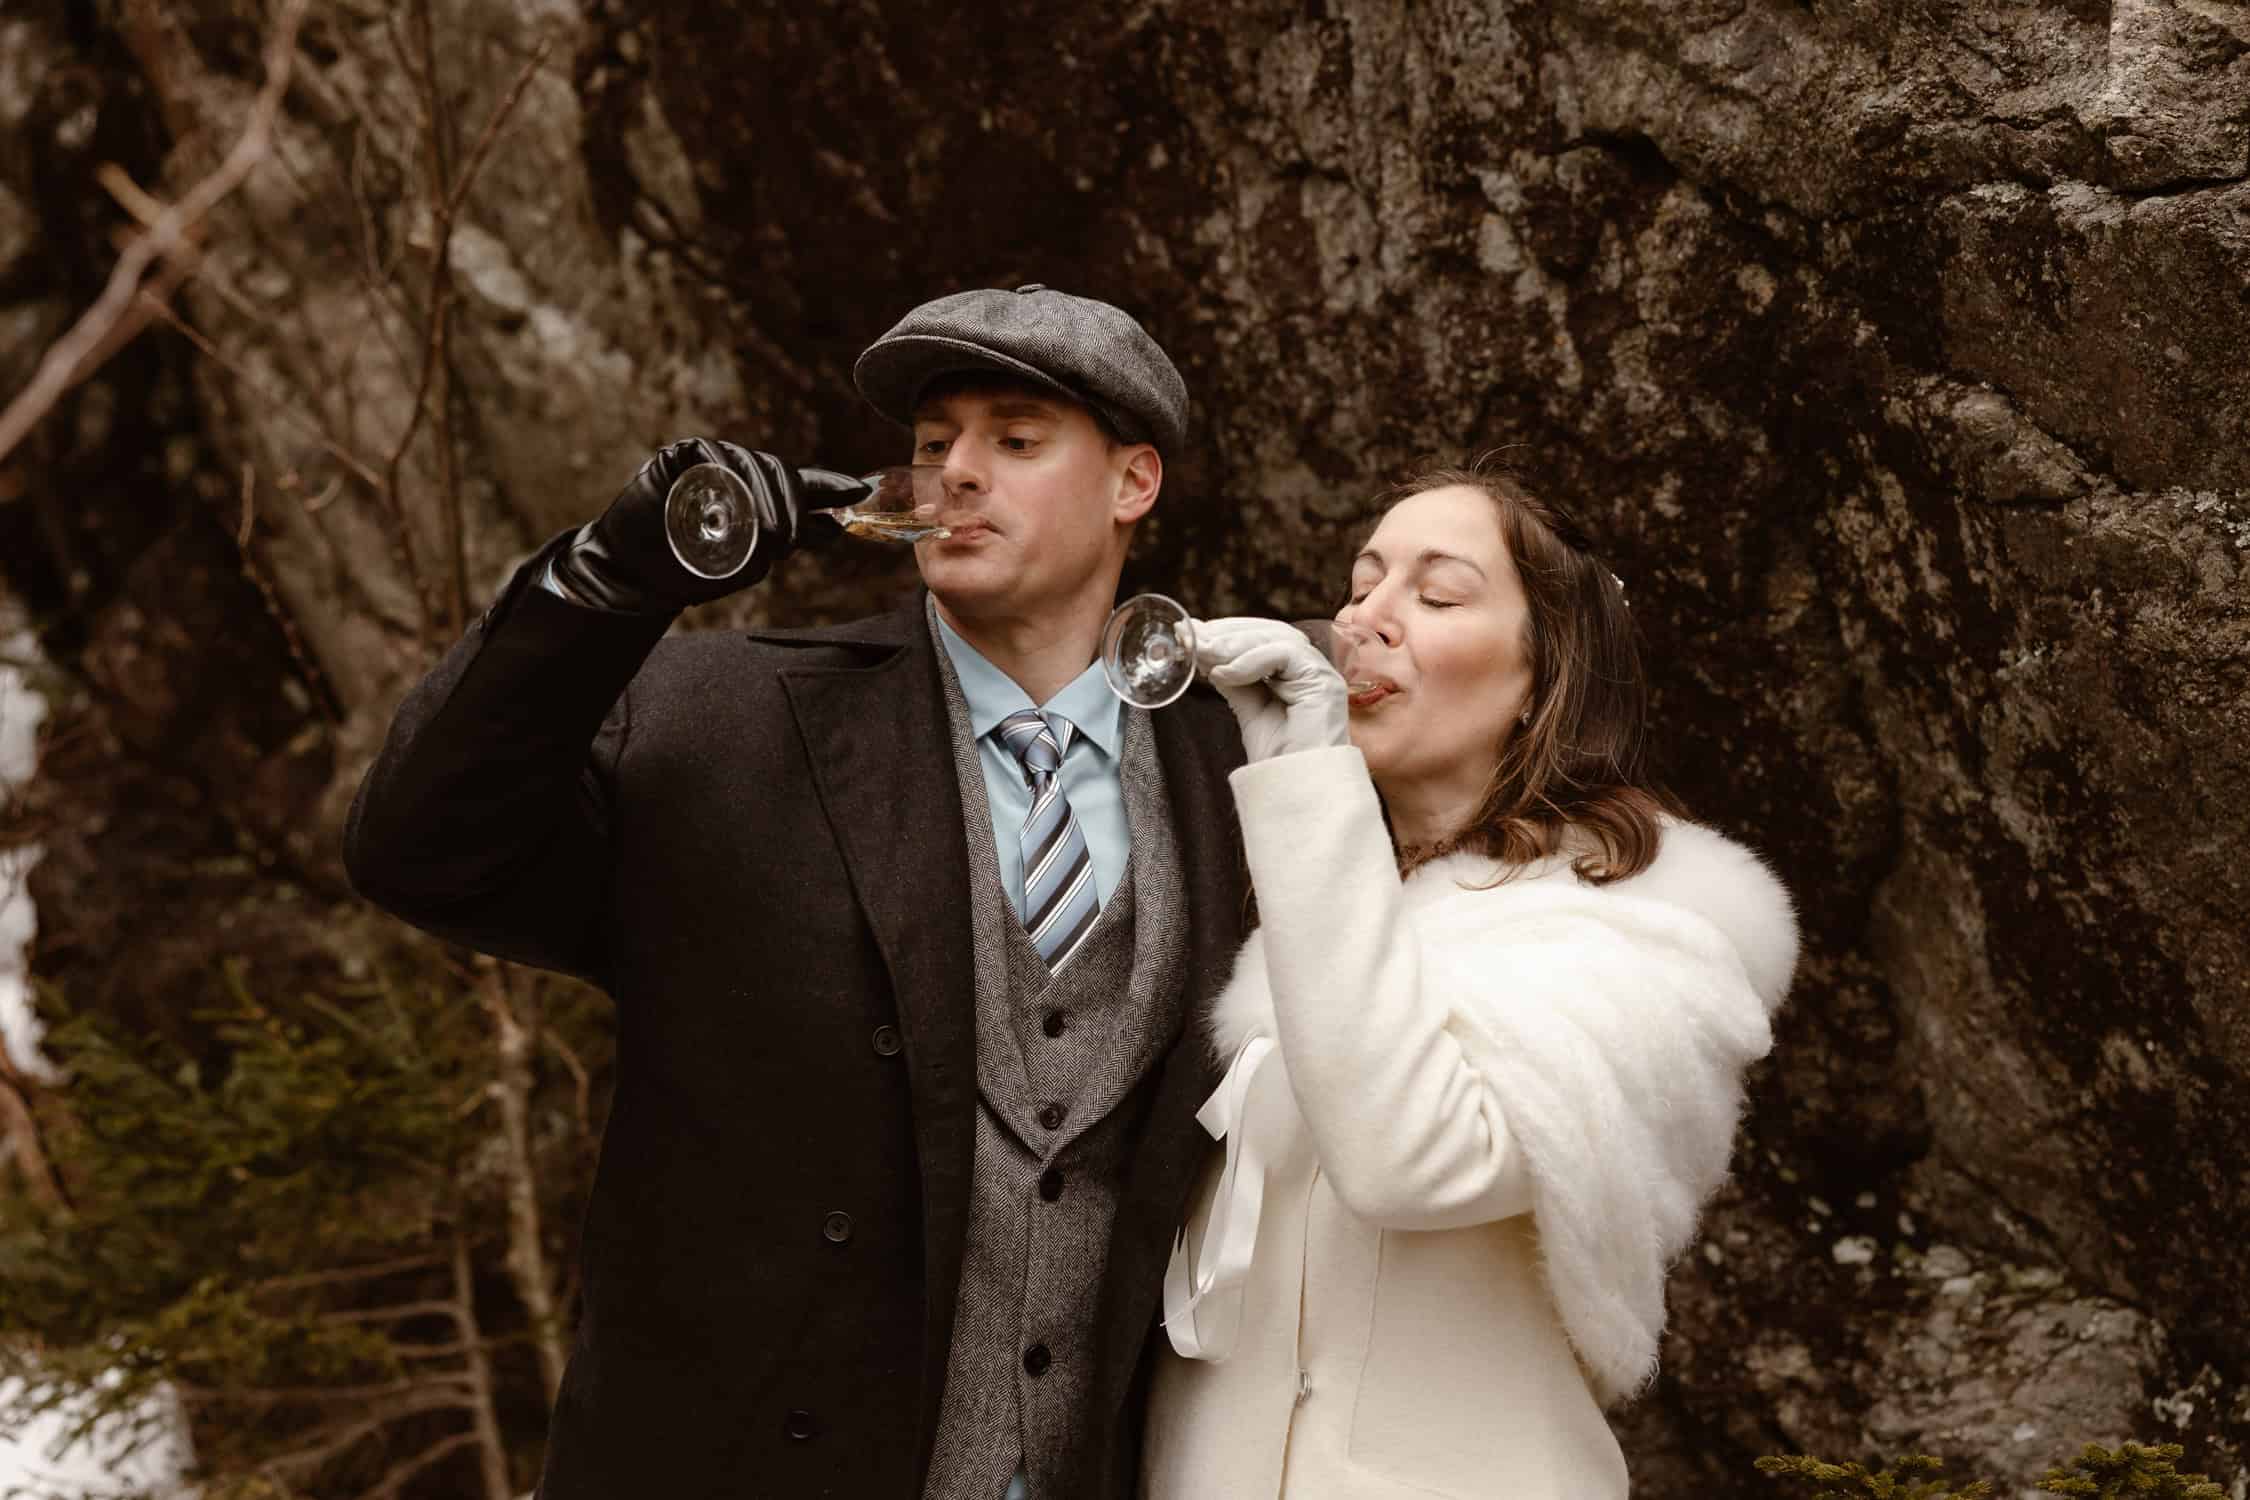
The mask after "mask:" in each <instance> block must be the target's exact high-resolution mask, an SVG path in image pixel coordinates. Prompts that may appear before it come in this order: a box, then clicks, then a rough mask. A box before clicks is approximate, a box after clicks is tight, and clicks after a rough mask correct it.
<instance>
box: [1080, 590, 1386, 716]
mask: <svg viewBox="0 0 2250 1500" xmlns="http://www.w3.org/2000/svg"><path fill="white" fill-rule="evenodd" d="M1289 623H1290V624H1291V625H1294V626H1295V627H1296V628H1297V629H1298V630H1300V631H1302V632H1303V633H1304V635H1305V636H1306V637H1307V638H1308V639H1309V640H1311V642H1312V643H1313V644H1314V645H1315V646H1318V647H1319V648H1320V651H1321V654H1322V655H1323V656H1326V657H1327V658H1328V661H1329V664H1330V665H1331V666H1333V667H1335V669H1336V670H1337V671H1338V672H1340V673H1342V674H1343V677H1344V684H1345V686H1346V687H1347V688H1349V689H1350V690H1351V691H1353V692H1358V691H1360V690H1361V689H1363V688H1365V687H1366V686H1368V684H1367V683H1365V682H1363V681H1360V680H1357V679H1356V678H1355V676H1354V674H1353V671H1352V667H1353V659H1354V657H1355V656H1356V655H1357V653H1358V651H1359V648H1360V647H1361V645H1363V644H1364V643H1365V642H1366V641H1367V639H1368V635H1369V633H1368V632H1367V631H1365V630H1362V629H1361V628H1360V627H1358V626H1357V625H1345V624H1342V623H1340V622H1338V621H1335V620H1292V621H1290V622H1289ZM1102 675H1103V676H1104V677H1106V678H1108V679H1109V690H1110V691H1111V692H1113V693H1115V694H1116V695H1117V696H1118V697H1120V698H1122V699H1124V700H1125V701H1126V702H1127V703H1130V704H1132V705H1133V706H1134V707H1135V708H1162V707H1163V706H1164V705H1165V704H1167V703H1170V702H1172V701H1173V700H1175V699H1177V698H1178V697H1179V696H1180V694H1182V693H1184V692H1186V691H1187V690H1188V684H1189V683H1191V682H1193V681H1194V680H1195V622H1194V620H1193V619H1191V618H1190V617H1189V615H1188V612H1187V611H1186V610H1185V609H1183V608H1181V607H1180V605H1179V603H1178V602H1177V601H1175V600H1172V599H1168V598H1166V597H1165V596H1164V595H1162V594H1137V595H1135V596H1134V597H1132V598H1130V599H1128V600H1126V601H1125V602H1124V603H1123V604H1120V605H1118V606H1117V608H1116V609H1115V610H1113V611H1112V612H1111V613H1110V617H1109V623H1108V624H1107V625H1105V626H1104V627H1103V628H1102Z"/></svg>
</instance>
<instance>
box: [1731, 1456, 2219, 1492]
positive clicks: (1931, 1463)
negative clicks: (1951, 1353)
mask: <svg viewBox="0 0 2250 1500" xmlns="http://www.w3.org/2000/svg"><path fill="white" fill-rule="evenodd" d="M2185 1451H2186V1450H2185V1449H2183V1448H2182V1447H2181V1446H2180V1445H2179V1444H2178V1443H2166V1444H2163V1445H2161V1446H2158V1447H2149V1446H2146V1445H2144V1444H2141V1443H2127V1444H2125V1445H2124V1446H2123V1447H2121V1448H2119V1449H2117V1450H2116V1451H2115V1452H2111V1451H2110V1450H2109V1449H2106V1448H2103V1447H2101V1446H2100V1445H2098V1444H2095V1443H2088V1444H2087V1445H2086V1446H2085V1448H2084V1449H2083V1450H2081V1451H2080V1453H2079V1455H2078V1457H2077V1458H2076V1459H2075V1460H2073V1461H2072V1462H2071V1464H2070V1466H2069V1467H2068V1468H2059V1469H2050V1470H2048V1471H2047V1475H2046V1477H2045V1478H2044V1479H2041V1480H2040V1481H2039V1483H2038V1484H2037V1485H2036V1486H2035V1488H2037V1489H2039V1490H2041V1491H2043V1492H2044V1493H2046V1494H2050V1495H2084V1496H2089V1497H2097V1500H2142V1497H2146V1500H2226V1492H2225V1491H2224V1490H2222V1489H2220V1488H2219V1486H2217V1485H2215V1484H2213V1483H2212V1482H2211V1481H2210V1480H2209V1479H2207V1478H2205V1477H2204V1476H2203V1475H2201V1474H2181V1473H2178V1472H2177V1471H2176V1470H2175V1469H2174V1468H2173V1465H2174V1464H2176V1463H2178V1462H2179V1459H2180V1456H2181V1454H2182V1453H2184V1452H2185ZM1944 1470H1945V1464H1944V1463H1943V1462H1942V1461H1941V1460H1939V1459H1936V1458H1932V1457H1931V1456H1930V1455H1928V1454H1926V1453H1920V1454H1915V1455H1914V1456H1913V1457H1910V1458H1902V1459H1900V1460H1899V1461H1898V1462H1897V1463H1896V1464H1895V1465H1893V1466H1892V1467H1890V1468H1887V1469H1878V1470H1869V1469H1868V1468H1867V1467H1866V1466H1865V1465H1863V1464H1832V1463H1827V1462H1824V1461H1823V1460H1821V1459H1817V1458H1812V1457H1808V1456H1807V1455H1805V1454H1801V1453H1799V1454H1791V1455H1788V1456H1786V1457H1774V1458H1761V1459H1759V1460H1758V1472H1759V1473H1761V1474H1765V1475H1768V1476H1770V1477H1773V1478H1791V1479H1803V1480H1807V1481H1810V1482H1812V1483H1815V1484H1820V1485H1825V1486H1829V1487H1828V1488H1824V1489H1822V1490H1820V1491H1819V1492H1818V1493H1817V1494H1815V1495H1814V1496H1813V1497H1812V1500H1977V1497H1982V1496H1989V1495H1990V1494H1991V1493H1992V1485H1991V1483H1990V1482H1989V1481H1987V1480H1982V1479H1979V1480H1975V1481H1973V1482H1971V1483H1970V1484H1967V1485H1964V1486H1963V1487H1961V1488H1960V1489H1949V1488H1947V1487H1946V1485H1945V1483H1944V1482H1943V1481H1942V1480H1939V1479H1937V1478H1935V1477H1932V1476H1936V1475H1939V1474H1942V1473H1943V1472H1944ZM1917 1476H1924V1477H1917ZM1837 1486H1844V1487H1843V1488H1837Z"/></svg>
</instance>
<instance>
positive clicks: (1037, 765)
mask: <svg viewBox="0 0 2250 1500" xmlns="http://www.w3.org/2000/svg"><path fill="white" fill-rule="evenodd" d="M1057 723H1058V724H1059V725H1060V726H1061V730H1062V736H1063V737H1062V739H1060V740H1057V739H1056V738H1055V730H1054V729H1052V728H1050V727H1049V726H1048V723H1047V721H1046V719H1045V718H1043V717H1042V716H1041V715H1040V712H1039V710H1038V709H1036V708H1020V709H1017V710H1016V711H1015V712H1014V713H1012V714H1010V715H1008V717H1006V718H1005V719H1002V720H1001V721H1000V727H999V730H998V733H999V735H1000V742H1001V743H1002V744H1004V745H1006V746H1007V747H1008V748H1009V749H1010V750H1012V751H1014V752H1015V755H1016V759H1017V760H1019V761H1021V762H1022V763H1023V779H1024V782H1025V784H1026V785H1028V786H1029V787H1030V788H1031V813H1030V815H1029V816H1028V817H1026V818H1025V819H1024V820H1023V834H1022V840H1023V926H1024V931H1026V932H1028V933H1030V934H1031V945H1032V946H1033V947H1034V948H1037V949H1038V950H1039V956H1040V957H1041V958H1043V959H1045V960H1046V961H1047V968H1048V969H1049V971H1055V970H1059V969H1061V968H1062V966H1063V965H1064V964H1065V963H1067V962H1069V960H1070V955H1071V954H1073V953H1075V952H1077V951H1078V945H1079V944H1080V943H1083V942H1084V941H1086V934H1087V933H1089V932H1092V931H1093V930H1094V918H1096V917H1098V916H1100V915H1101V910H1102V903H1101V896H1100V893H1099V892H1098V891H1097V890H1096V889H1095V887H1094V862H1093V860H1092V858H1091V857H1090V856H1089V855H1088V854H1087V853H1086V835H1085V834H1083V833H1081V832H1080V831H1079V828H1078V818H1077V816H1076V815H1075V814H1073V813H1072V812H1071V810H1070V799H1069V798H1067V797H1065V796H1064V795H1063V789H1062V781H1061V778H1060V777H1059V776H1058V775H1057V774H1056V773H1057V772H1059V771H1060V770H1061V769H1062V758H1063V747H1064V746H1065V745H1066V744H1067V743H1068V742H1069V738H1070V731H1071V723H1070V721H1069V720H1068V719H1064V718H1061V717H1060V716H1059V715H1058V716H1057Z"/></svg>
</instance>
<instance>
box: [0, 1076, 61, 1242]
mask: <svg viewBox="0 0 2250 1500" xmlns="http://www.w3.org/2000/svg"><path fill="white" fill-rule="evenodd" d="M31 1089H32V1084H31V1080H30V1079H29V1078H27V1077H25V1076H24V1073H23V1070H22V1069H20V1068H18V1067H17V1066H16V1060H15V1058H14V1057H12V1056H11V1055H9V1052H8V1042H7V1038H5V1037H0V1138H4V1139H5V1140H6V1141H7V1143H8V1151H9V1154H10V1155H12V1156H13V1157H15V1159H16V1167H17V1170H19V1171H21V1172H22V1173H23V1180H24V1186H25V1188H26V1189H27V1190H28V1191H29V1192H30V1194H31V1196H32V1197H33V1198H35V1199H37V1200H38V1201H39V1202H40V1204H41V1205H43V1206H44V1207H47V1208H54V1209H63V1210H65V1211H67V1210H68V1209H69V1207H70V1199H69V1197H68V1195H66V1194H65V1193H64V1192H63V1186H62V1180H61V1179H60V1178H58V1177H57V1176H56V1175H55V1169H54V1166H53V1164H52V1163H51V1162H50V1161H49V1160H48V1158H47V1148H46V1142H45V1138H44V1137H43V1136H42V1135H41V1133H40V1130H39V1120H38V1117H37V1116H36V1115H34V1114H33V1113H32V1112H31Z"/></svg>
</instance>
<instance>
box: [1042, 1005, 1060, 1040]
mask: <svg viewBox="0 0 2250 1500" xmlns="http://www.w3.org/2000/svg"><path fill="white" fill-rule="evenodd" d="M1039 1029H1040V1030H1041V1031H1044V1032H1046V1033H1047V1035H1049V1036H1061V1035H1062V1034H1063V1013H1062V1012H1061V1011H1059V1010H1051V1011H1048V1012H1047V1014H1046V1016H1045V1017H1044V1018H1042V1019H1041V1020H1040V1022H1039Z"/></svg>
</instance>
